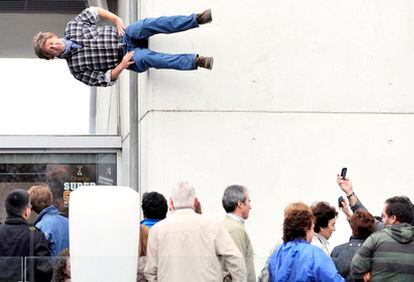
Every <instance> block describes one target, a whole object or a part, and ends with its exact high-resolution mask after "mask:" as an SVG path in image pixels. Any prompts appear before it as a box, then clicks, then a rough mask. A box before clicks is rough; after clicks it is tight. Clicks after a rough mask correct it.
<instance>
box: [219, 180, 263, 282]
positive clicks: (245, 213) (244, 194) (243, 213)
mask: <svg viewBox="0 0 414 282" xmlns="http://www.w3.org/2000/svg"><path fill="white" fill-rule="evenodd" d="M222 204H223V208H224V210H225V211H226V212H227V215H226V217H225V218H224V221H223V223H224V226H225V227H226V229H227V231H228V232H229V234H230V236H231V238H232V239H233V241H234V243H235V244H236V246H237V248H239V250H240V252H241V253H242V255H243V258H244V261H245V262H246V269H247V281H248V282H255V281H257V278H256V272H255V269H254V261H253V259H254V251H253V246H252V243H251V242H250V238H249V235H248V234H247V232H246V229H245V227H244V221H245V220H247V219H248V218H249V213H250V210H251V208H252V207H251V205H250V195H249V192H248V190H247V188H246V187H244V186H241V185H231V186H229V187H227V188H226V190H224V194H223V198H222ZM225 281H226V280H225Z"/></svg>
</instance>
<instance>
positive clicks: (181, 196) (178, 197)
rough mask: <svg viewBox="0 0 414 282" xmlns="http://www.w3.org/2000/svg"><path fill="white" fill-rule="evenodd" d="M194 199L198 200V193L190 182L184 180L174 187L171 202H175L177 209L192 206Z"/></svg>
mask: <svg viewBox="0 0 414 282" xmlns="http://www.w3.org/2000/svg"><path fill="white" fill-rule="evenodd" d="M194 201H196V194H195V190H194V187H193V186H191V185H190V183H188V182H184V181H183V182H179V183H178V184H177V185H176V187H174V189H173V192H172V195H171V202H170V204H171V203H173V205H174V208H175V209H181V208H192V207H193V205H194Z"/></svg>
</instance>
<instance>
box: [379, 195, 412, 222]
mask: <svg viewBox="0 0 414 282" xmlns="http://www.w3.org/2000/svg"><path fill="white" fill-rule="evenodd" d="M385 203H386V204H387V206H386V208H385V212H386V213H387V215H388V216H393V215H395V217H396V218H397V220H398V222H401V223H408V224H411V225H412V224H413V223H414V207H413V203H412V202H411V201H410V199H409V198H408V197H406V196H396V197H392V198H389V199H387V200H386V201H385Z"/></svg>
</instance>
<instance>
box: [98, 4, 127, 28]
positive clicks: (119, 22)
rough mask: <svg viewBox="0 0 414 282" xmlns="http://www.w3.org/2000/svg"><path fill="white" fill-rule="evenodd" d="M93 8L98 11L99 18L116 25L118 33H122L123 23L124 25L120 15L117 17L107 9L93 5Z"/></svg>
mask: <svg viewBox="0 0 414 282" xmlns="http://www.w3.org/2000/svg"><path fill="white" fill-rule="evenodd" d="M94 8H95V9H96V11H97V12H98V14H99V17H100V18H101V19H104V20H107V21H110V22H112V23H113V24H114V25H115V26H116V29H117V30H118V34H119V35H124V33H125V25H124V21H123V20H122V19H121V18H120V17H118V16H117V15H115V14H114V13H111V12H110V11H107V10H105V9H103V8H101V7H94Z"/></svg>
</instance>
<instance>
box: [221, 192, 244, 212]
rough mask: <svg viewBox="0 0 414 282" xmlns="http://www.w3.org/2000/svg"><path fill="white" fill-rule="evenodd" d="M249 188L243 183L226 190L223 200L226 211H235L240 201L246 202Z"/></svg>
mask: <svg viewBox="0 0 414 282" xmlns="http://www.w3.org/2000/svg"><path fill="white" fill-rule="evenodd" d="M246 191H247V189H246V188H245V187H243V186H241V185H231V186H229V187H227V188H226V190H224V194H223V198H222V199H221V202H222V204H223V208H224V210H225V211H226V212H228V213H229V212H234V210H235V209H236V207H237V205H238V203H239V201H240V202H241V203H245V202H246V195H245V194H244V192H246Z"/></svg>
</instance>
